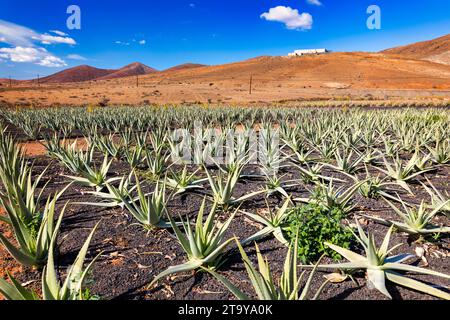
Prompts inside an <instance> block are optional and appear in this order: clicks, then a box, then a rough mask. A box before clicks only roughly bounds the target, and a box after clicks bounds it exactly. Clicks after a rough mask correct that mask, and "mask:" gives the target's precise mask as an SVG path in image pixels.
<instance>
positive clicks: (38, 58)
mask: <svg viewBox="0 0 450 320" xmlns="http://www.w3.org/2000/svg"><path fill="white" fill-rule="evenodd" d="M0 58H3V59H7V60H10V61H11V62H28V63H34V64H38V65H40V66H44V67H64V66H67V64H66V63H65V62H64V60H62V59H60V58H58V57H55V56H54V55H52V54H51V53H49V52H48V51H47V50H46V49H44V48H33V47H20V46H19V47H15V48H0Z"/></svg>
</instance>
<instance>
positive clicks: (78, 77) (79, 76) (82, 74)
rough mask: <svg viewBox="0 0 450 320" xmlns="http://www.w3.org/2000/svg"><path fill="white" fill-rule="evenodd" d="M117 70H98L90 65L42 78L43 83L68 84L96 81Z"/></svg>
mask: <svg viewBox="0 0 450 320" xmlns="http://www.w3.org/2000/svg"><path fill="white" fill-rule="evenodd" d="M114 71H115V70H107V69H98V68H94V67H91V66H88V65H82V66H78V67H74V68H70V69H66V70H63V71H60V72H58V73H55V74H52V75H50V76H48V77H45V78H41V79H40V82H41V83H67V82H82V81H89V80H94V79H97V78H99V77H103V76H106V75H108V74H111V73H113V72H114Z"/></svg>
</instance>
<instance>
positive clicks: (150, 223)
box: [120, 175, 171, 231]
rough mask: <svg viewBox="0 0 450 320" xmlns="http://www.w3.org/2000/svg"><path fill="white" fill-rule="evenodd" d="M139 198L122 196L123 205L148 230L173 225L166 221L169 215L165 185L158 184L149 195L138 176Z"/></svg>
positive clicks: (136, 178)
mask: <svg viewBox="0 0 450 320" xmlns="http://www.w3.org/2000/svg"><path fill="white" fill-rule="evenodd" d="M135 180H136V190H137V197H135V198H134V197H132V196H131V195H130V194H128V195H127V196H126V197H124V196H123V195H120V196H121V204H123V205H124V207H125V208H126V209H127V210H128V211H129V212H130V213H131V215H133V217H134V218H135V219H136V220H137V221H138V223H139V224H141V225H142V226H143V227H144V228H145V229H147V230H149V231H150V230H153V229H160V228H170V226H171V224H170V223H169V222H167V221H166V220H165V219H164V216H165V215H166V214H167V200H166V188H165V185H164V183H159V182H158V183H156V186H155V189H154V190H153V192H152V193H151V194H149V195H147V194H145V193H144V192H143V191H142V187H141V183H140V182H139V179H138V177H137V175H136V176H135Z"/></svg>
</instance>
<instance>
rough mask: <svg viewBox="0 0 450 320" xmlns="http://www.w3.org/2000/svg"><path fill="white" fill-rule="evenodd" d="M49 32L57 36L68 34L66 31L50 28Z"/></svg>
mask: <svg viewBox="0 0 450 320" xmlns="http://www.w3.org/2000/svg"><path fill="white" fill-rule="evenodd" d="M50 32H51V33H54V34H57V35H58V36H61V37H65V36H68V34H67V33H65V32H62V31H59V30H50Z"/></svg>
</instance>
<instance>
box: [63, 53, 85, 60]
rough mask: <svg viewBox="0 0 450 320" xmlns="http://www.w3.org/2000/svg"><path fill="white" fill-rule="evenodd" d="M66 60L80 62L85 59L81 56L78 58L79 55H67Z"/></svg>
mask: <svg viewBox="0 0 450 320" xmlns="http://www.w3.org/2000/svg"><path fill="white" fill-rule="evenodd" d="M66 58H67V59H70V60H80V61H86V60H87V59H86V58H85V57H83V56H80V55H79V54H69V55H67V57H66Z"/></svg>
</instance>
